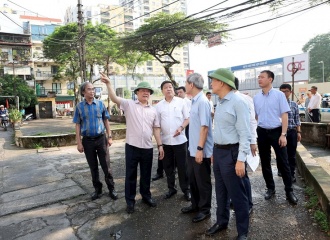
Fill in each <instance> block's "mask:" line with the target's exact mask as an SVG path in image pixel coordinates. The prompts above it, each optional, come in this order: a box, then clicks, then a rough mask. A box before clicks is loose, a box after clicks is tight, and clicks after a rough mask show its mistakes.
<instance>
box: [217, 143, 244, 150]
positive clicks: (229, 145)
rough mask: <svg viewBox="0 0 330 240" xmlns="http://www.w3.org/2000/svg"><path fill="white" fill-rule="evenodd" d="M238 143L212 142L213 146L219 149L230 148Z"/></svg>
mask: <svg viewBox="0 0 330 240" xmlns="http://www.w3.org/2000/svg"><path fill="white" fill-rule="evenodd" d="M238 145H239V144H238V143H234V144H216V143H215V144H214V147H215V148H219V149H231V148H232V147H236V146H238Z"/></svg>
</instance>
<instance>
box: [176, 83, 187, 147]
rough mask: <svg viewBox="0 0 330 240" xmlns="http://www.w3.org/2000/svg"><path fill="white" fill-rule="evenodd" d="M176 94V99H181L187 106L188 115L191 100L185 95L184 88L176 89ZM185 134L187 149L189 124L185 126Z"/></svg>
mask: <svg viewBox="0 0 330 240" xmlns="http://www.w3.org/2000/svg"><path fill="white" fill-rule="evenodd" d="M176 91H177V93H178V97H180V98H182V99H183V100H184V101H185V103H186V105H187V108H188V112H189V114H190V109H191V100H190V99H189V98H188V97H187V94H186V88H185V87H184V86H180V87H178V88H177V90H176ZM185 134H186V137H187V140H188V141H187V147H189V124H188V125H187V126H186V128H185Z"/></svg>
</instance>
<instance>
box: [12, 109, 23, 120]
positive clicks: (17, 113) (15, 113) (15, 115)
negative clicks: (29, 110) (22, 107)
mask: <svg viewBox="0 0 330 240" xmlns="http://www.w3.org/2000/svg"><path fill="white" fill-rule="evenodd" d="M9 120H10V121H11V122H13V123H15V122H19V121H21V120H22V113H21V112H20V111H19V110H18V109H11V110H9Z"/></svg>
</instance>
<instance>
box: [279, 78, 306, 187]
mask: <svg viewBox="0 0 330 240" xmlns="http://www.w3.org/2000/svg"><path fill="white" fill-rule="evenodd" d="M280 91H282V92H283V93H284V95H285V97H286V99H287V101H288V104H289V107H290V109H291V111H290V112H288V131H287V135H286V140H287V146H286V148H287V153H288V161H289V165H290V172H291V179H292V182H293V183H294V182H296V177H295V170H296V150H297V144H298V142H300V140H301V129H300V125H301V123H300V117H299V108H298V104H297V103H295V102H294V101H291V100H290V98H289V97H290V95H291V93H292V91H291V85H290V84H282V85H281V86H280ZM281 175H282V174H281Z"/></svg>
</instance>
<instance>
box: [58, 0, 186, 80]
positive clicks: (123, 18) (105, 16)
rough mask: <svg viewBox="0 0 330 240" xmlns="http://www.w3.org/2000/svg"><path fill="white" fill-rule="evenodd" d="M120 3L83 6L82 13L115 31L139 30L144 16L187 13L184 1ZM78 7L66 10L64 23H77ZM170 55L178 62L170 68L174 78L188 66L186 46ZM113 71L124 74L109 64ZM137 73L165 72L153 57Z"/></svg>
mask: <svg viewBox="0 0 330 240" xmlns="http://www.w3.org/2000/svg"><path fill="white" fill-rule="evenodd" d="M119 4H120V6H115V5H106V4H98V5H96V6H84V7H83V16H84V20H85V21H91V22H92V23H93V24H96V23H103V24H106V25H108V26H109V27H111V28H112V29H113V30H115V31H116V32H118V33H121V32H129V31H133V30H135V29H138V28H139V27H140V26H141V25H142V24H143V23H144V21H145V19H147V18H149V17H151V16H153V15H155V14H157V13H159V12H165V13H170V14H172V13H176V12H183V13H185V14H186V11H187V10H186V9H187V8H186V0H180V1H177V2H174V3H173V0H119ZM77 15H78V11H77V7H70V8H68V9H67V10H66V13H65V17H64V23H69V22H77ZM173 56H175V58H176V59H177V60H178V61H180V64H175V65H173V67H172V68H171V69H170V70H171V72H172V75H173V76H174V77H184V76H185V73H186V70H188V69H189V50H188V46H185V47H181V48H176V49H175V51H174V53H173ZM110 70H111V71H112V74H123V73H125V68H124V67H122V66H119V65H117V64H115V63H112V64H111V66H110ZM136 73H139V74H143V75H151V76H164V75H166V73H165V70H164V68H163V66H162V64H161V63H160V62H158V61H156V60H154V61H148V62H147V63H145V64H144V65H142V66H138V67H137V68H136Z"/></svg>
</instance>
